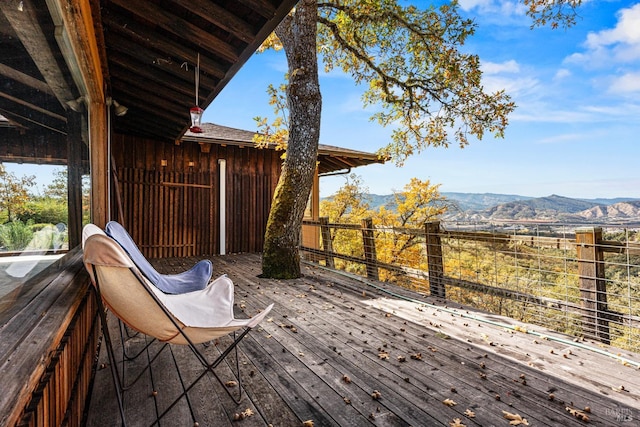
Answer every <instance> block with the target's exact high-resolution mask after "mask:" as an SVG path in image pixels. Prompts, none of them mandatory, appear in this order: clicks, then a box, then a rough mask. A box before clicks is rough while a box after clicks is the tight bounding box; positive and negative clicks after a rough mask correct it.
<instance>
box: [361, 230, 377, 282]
mask: <svg viewBox="0 0 640 427" xmlns="http://www.w3.org/2000/svg"><path fill="white" fill-rule="evenodd" d="M362 245H363V246H364V259H365V262H366V266H367V278H369V279H373V280H378V279H379V278H380V276H379V275H378V267H377V262H378V257H377V255H376V241H375V238H374V236H373V220H372V219H371V218H365V219H363V220H362Z"/></svg>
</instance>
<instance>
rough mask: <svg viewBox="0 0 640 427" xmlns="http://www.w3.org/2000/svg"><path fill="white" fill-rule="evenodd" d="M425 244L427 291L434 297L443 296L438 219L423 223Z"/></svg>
mask: <svg viewBox="0 0 640 427" xmlns="http://www.w3.org/2000/svg"><path fill="white" fill-rule="evenodd" d="M424 231H425V244H426V245H427V266H428V269H429V292H430V293H431V295H432V296H434V297H440V298H445V297H446V296H445V287H444V262H443V259H442V242H441V240H440V221H431V222H427V223H425V224H424Z"/></svg>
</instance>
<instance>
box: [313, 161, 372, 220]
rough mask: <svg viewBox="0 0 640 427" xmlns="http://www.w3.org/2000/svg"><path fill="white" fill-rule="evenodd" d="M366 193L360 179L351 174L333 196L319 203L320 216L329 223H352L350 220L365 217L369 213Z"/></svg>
mask: <svg viewBox="0 0 640 427" xmlns="http://www.w3.org/2000/svg"><path fill="white" fill-rule="evenodd" d="M367 191H369V190H368V189H367V188H366V187H365V186H364V184H363V182H362V178H361V177H360V176H358V175H356V174H354V173H352V174H351V175H349V176H348V177H347V178H346V182H345V184H344V185H343V186H342V187H340V188H339V189H338V191H336V193H335V194H334V195H333V196H331V197H330V198H328V199H327V200H323V201H321V202H320V215H321V216H326V217H328V218H329V222H352V220H351V218H357V219H358V220H359V219H360V218H363V217H365V216H366V215H367V214H368V211H369V203H368V201H367V194H366V193H367Z"/></svg>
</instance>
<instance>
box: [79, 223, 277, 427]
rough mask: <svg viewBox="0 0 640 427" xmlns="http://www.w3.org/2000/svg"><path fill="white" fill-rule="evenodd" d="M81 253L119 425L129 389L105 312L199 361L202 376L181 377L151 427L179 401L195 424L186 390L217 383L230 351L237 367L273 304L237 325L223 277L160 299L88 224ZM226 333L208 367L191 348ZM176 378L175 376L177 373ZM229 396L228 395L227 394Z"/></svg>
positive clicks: (120, 251) (115, 247)
mask: <svg viewBox="0 0 640 427" xmlns="http://www.w3.org/2000/svg"><path fill="white" fill-rule="evenodd" d="M83 250H84V255H83V260H84V264H85V267H86V269H87V271H88V272H89V275H90V276H91V281H92V283H93V285H94V286H93V288H94V289H95V291H96V294H97V301H98V309H99V313H100V316H101V324H102V332H103V335H104V340H105V345H106V350H107V357H108V358H109V364H110V367H111V376H112V379H113V384H114V387H115V390H116V395H117V400H118V408H119V410H120V416H121V419H122V425H126V421H125V415H124V406H123V394H124V391H125V390H126V389H127V388H128V386H127V385H125V384H124V381H122V380H121V376H120V373H119V372H118V367H117V364H116V363H117V362H116V358H115V353H114V350H113V345H112V342H111V338H110V335H109V330H108V326H107V319H106V312H105V307H107V308H108V309H109V310H110V311H111V312H112V313H113V314H114V315H115V316H116V317H117V318H119V319H120V320H122V322H124V323H125V324H127V325H128V326H129V327H131V328H133V329H135V330H136V331H139V332H142V333H143V334H146V335H148V336H150V337H152V338H155V339H158V340H159V341H161V342H164V343H167V344H178V345H187V346H189V348H190V349H191V351H192V352H193V354H194V355H195V356H196V358H197V359H198V361H199V362H200V363H201V364H202V366H203V372H202V373H201V374H199V375H198V376H197V377H196V379H195V380H193V382H191V383H190V384H189V385H185V384H184V383H183V382H182V378H181V377H180V382H181V383H182V389H183V391H182V393H181V394H180V395H179V396H178V397H177V398H176V399H175V401H174V402H173V403H171V404H170V405H169V406H168V407H167V408H166V409H165V411H164V412H162V413H160V414H158V413H157V414H156V415H157V418H156V421H155V422H154V424H155V423H159V420H160V419H161V418H162V417H163V416H164V415H166V413H167V412H169V411H170V410H171V409H172V408H173V407H174V406H175V405H176V404H177V403H178V401H180V399H181V398H182V397H183V396H184V397H185V398H186V400H187V404H188V406H189V410H190V412H191V417H192V418H193V420H194V422H195V415H194V413H193V409H192V407H191V403H190V400H189V396H188V392H189V390H191V389H192V387H193V386H195V385H196V383H198V381H200V380H201V379H202V378H204V377H205V376H206V375H207V373H210V374H212V375H213V376H215V377H216V378H217V379H218V381H220V382H221V383H222V381H221V380H220V378H219V377H218V376H217V375H216V373H215V371H214V368H215V367H217V366H218V365H219V364H220V363H221V362H222V361H223V360H224V359H225V358H226V356H227V355H228V354H229V353H230V352H231V351H232V350H233V349H235V350H236V361H237V345H238V343H239V342H240V341H241V340H242V338H243V337H244V336H245V335H246V334H247V333H249V331H251V329H253V328H254V327H256V326H257V325H258V324H259V323H260V322H261V321H262V320H263V319H264V318H265V316H266V315H267V314H268V313H269V311H270V310H271V308H272V307H273V304H271V305H269V306H268V307H267V308H265V309H264V310H263V311H262V312H260V313H259V314H257V315H255V316H253V317H252V318H249V319H236V318H235V317H234V313H233V304H234V293H233V282H232V281H231V280H230V279H229V278H228V277H227V276H226V275H225V276H221V277H219V278H217V279H216V280H214V281H213V282H211V284H209V285H208V286H207V287H205V288H204V289H202V290H200V291H194V292H189V293H185V294H178V295H170V294H165V293H163V292H162V291H160V290H159V289H157V288H156V287H155V286H153V285H152V284H151V283H150V282H149V280H148V279H146V278H145V277H144V276H143V275H142V273H141V272H140V270H139V269H138V267H137V266H136V265H135V263H134V262H133V261H132V260H131V258H130V257H129V256H128V255H127V253H126V252H125V251H124V250H123V249H122V247H121V246H120V245H119V244H118V243H117V242H116V241H115V240H113V239H112V238H110V237H109V236H107V235H106V234H105V233H104V232H103V231H102V230H101V229H100V228H98V227H97V226H95V225H93V224H88V225H87V226H85V228H84V230H83ZM239 330H242V332H241V333H239V334H238V335H237V336H236V331H239ZM231 333H233V334H234V340H233V342H232V343H231V344H230V345H229V346H228V347H227V348H226V349H225V350H224V351H222V352H221V353H220V355H219V356H218V357H217V358H216V359H215V360H214V361H212V362H210V361H208V360H207V358H206V357H205V355H204V354H203V353H202V352H201V351H200V350H199V349H198V348H197V347H196V345H198V344H202V343H205V342H208V341H211V340H214V339H216V338H219V337H222V336H225V335H228V334H231ZM165 348H167V346H166V345H165V346H163V347H162V349H160V350H159V351H158V353H159V352H161V351H162V350H164V349H165ZM169 348H170V346H169ZM156 357H157V354H156V356H154V357H153V358H150V362H149V363H150V364H151V363H152V362H153V360H155V358H156ZM149 368H150V366H149ZM176 369H177V365H176ZM238 369H239V365H237V367H236V373H235V375H236V379H237V380H238V381H237V383H238V393H239V397H238V398H237V399H236V398H235V397H234V396H232V397H234V400H235V401H236V403H239V402H240V399H241V398H242V384H241V382H240V372H239V370H238ZM123 370H124V366H123ZM145 370H146V368H145ZM178 375H180V374H179V370H178ZM123 378H124V377H123ZM138 378H140V375H138V377H136V379H135V380H134V382H135V381H136V380H137V379H138ZM130 385H131V384H130ZM130 385H129V386H130ZM225 390H227V387H225ZM227 391H228V390H227ZM229 394H230V395H231V393H229Z"/></svg>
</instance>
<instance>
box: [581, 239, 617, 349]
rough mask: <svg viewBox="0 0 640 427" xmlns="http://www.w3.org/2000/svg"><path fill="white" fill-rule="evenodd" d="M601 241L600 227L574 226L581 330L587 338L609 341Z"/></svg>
mask: <svg viewBox="0 0 640 427" xmlns="http://www.w3.org/2000/svg"><path fill="white" fill-rule="evenodd" d="M601 241H602V228H600V227H584V228H578V229H576V251H577V259H578V280H579V287H580V303H581V307H582V330H583V333H584V336H585V337H586V338H591V339H596V340H598V341H601V342H603V343H605V344H609V343H610V336H609V321H608V319H607V284H606V282H605V280H604V253H603V251H602V248H601V246H600V243H601Z"/></svg>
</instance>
